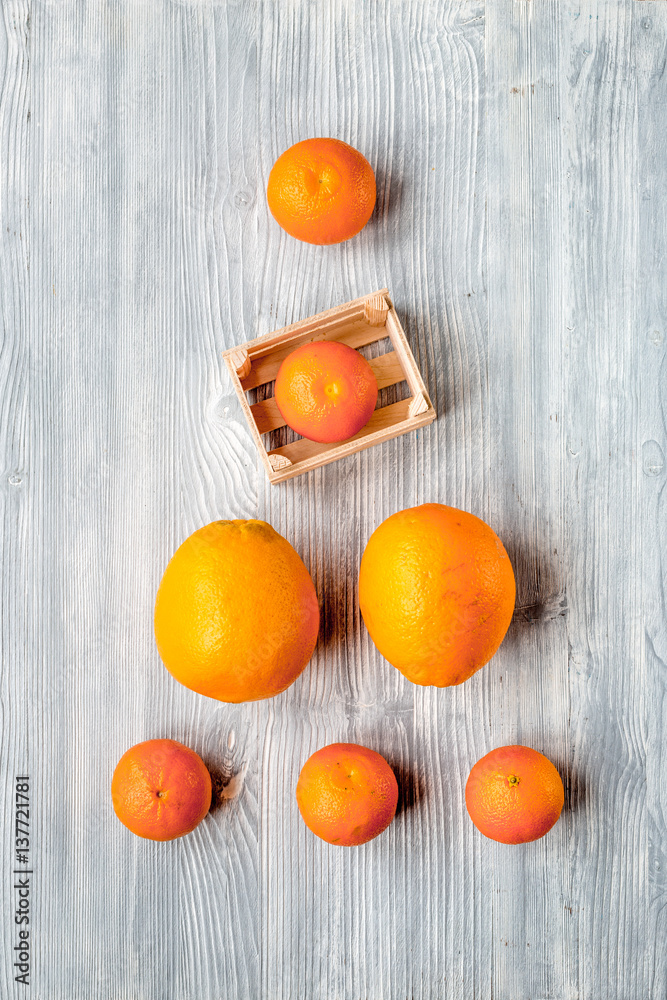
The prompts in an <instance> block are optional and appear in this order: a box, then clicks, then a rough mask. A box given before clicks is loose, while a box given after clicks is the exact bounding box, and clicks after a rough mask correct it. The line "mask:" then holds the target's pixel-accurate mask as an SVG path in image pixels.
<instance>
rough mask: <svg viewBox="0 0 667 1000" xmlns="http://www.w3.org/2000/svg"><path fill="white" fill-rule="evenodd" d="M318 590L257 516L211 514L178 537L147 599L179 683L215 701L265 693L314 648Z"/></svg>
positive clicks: (276, 688) (286, 681)
mask: <svg viewBox="0 0 667 1000" xmlns="http://www.w3.org/2000/svg"><path fill="white" fill-rule="evenodd" d="M319 622H320V613H319V607H318V603H317V594H316V593H315V587H314V586H313V581H312V580H311V578H310V574H309V573H308V570H307V569H306V567H305V566H304V564H303V563H302V561H301V559H300V558H299V556H298V555H297V553H296V552H295V551H294V549H293V548H292V546H291V545H290V544H289V542H288V541H287V540H286V539H285V538H283V537H282V536H281V535H279V534H278V532H276V531H274V530H273V528H272V527H271V525H270V524H267V523H266V522H265V521H214V522H213V523H212V524H207V525H206V526H205V527H204V528H200V529H199V530H198V531H195V532H194V534H192V535H190V537H189V538H186V540H185V541H184V542H183V544H182V545H181V547H180V548H179V549H178V550H177V552H176V553H175V555H174V556H173V557H172V559H171V561H170V562H169V565H168V566H167V568H166V570H165V572H164V576H163V577H162V582H161V583H160V587H159V590H158V593H157V599H156V602H155V639H156V641H157V647H158V651H159V653H160V656H161V657H162V660H163V662H164V664H165V666H166V668H167V670H168V671H169V672H170V673H171V674H173V676H174V677H175V678H176V680H177V681H180V682H181V684H184V685H185V686H186V687H188V688H191V689H192V690H193V691H198V692H199V693H200V694H205V695H208V696H209V697H210V698H218V699H219V700H220V701H228V702H240V701H256V700H258V699H260V698H271V697H273V695H276V694H279V692H280V691H284V690H285V688H287V687H289V685H290V684H291V683H292V681H294V680H295V679H296V678H297V677H298V676H299V674H300V673H301V671H302V670H303V668H304V667H305V665H306V663H307V662H308V660H309V659H310V657H311V656H312V654H313V650H314V649H315V644H316V642H317V633H318V631H319Z"/></svg>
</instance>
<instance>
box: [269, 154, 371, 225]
mask: <svg viewBox="0 0 667 1000" xmlns="http://www.w3.org/2000/svg"><path fill="white" fill-rule="evenodd" d="M266 195H267V198H268V202H269V208H270V209H271V213H272V215H273V217H274V219H275V220H276V222H277V223H278V224H279V225H280V226H282V227H283V229H284V230H285V232H287V233H289V234H290V236H294V237H296V239H297V240H303V241H304V242H306V243H317V244H326V243H341V242H342V241H343V240H349V239H350V237H352V236H356V234H357V233H358V232H359V230H360V229H363V228H364V226H365V225H366V223H367V222H368V220H369V219H370V217H371V215H372V213H373V208H374V207H375V195H376V191H375V175H374V174H373V168H372V167H371V165H370V163H369V162H368V160H367V159H366V157H365V156H362V155H361V153H360V152H359V151H358V150H356V149H354V148H353V147H352V146H348V144H347V143H346V142H341V140H340V139H305V140H304V141H303V142H297V143H296V145H294V146H290V148H289V149H287V150H286V151H285V152H284V153H283V154H282V156H279V157H278V159H277V160H276V162H275V163H274V164H273V167H272V169H271V173H270V174H269V183H268V186H267V189H266Z"/></svg>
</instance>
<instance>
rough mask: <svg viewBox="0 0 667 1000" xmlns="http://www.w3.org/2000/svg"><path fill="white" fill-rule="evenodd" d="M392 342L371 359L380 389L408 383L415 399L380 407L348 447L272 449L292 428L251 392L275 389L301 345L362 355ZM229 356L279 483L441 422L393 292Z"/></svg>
mask: <svg viewBox="0 0 667 1000" xmlns="http://www.w3.org/2000/svg"><path fill="white" fill-rule="evenodd" d="M387 337H388V338H389V340H390V342H391V348H392V349H391V350H390V351H388V352H387V353H386V354H381V355H380V356H379V357H376V358H372V359H369V364H370V365H371V368H372V369H373V372H374V374H375V377H376V379H377V382H378V388H379V389H380V390H382V389H385V388H387V387H388V386H391V385H397V384H398V383H400V382H407V384H408V388H409V390H410V396H409V398H407V399H400V400H398V402H395V403H390V404H388V405H386V406H378V408H377V409H376V410H374V412H373V415H372V417H371V419H370V420H369V421H368V423H367V424H366V425H365V426H364V427H362V429H361V430H360V431H358V433H357V434H355V435H354V437H351V438H349V440H347V441H343V442H340V443H333V444H322V443H319V442H317V441H309V440H307V439H306V438H298V439H297V440H296V441H290V442H289V443H288V444H284V445H282V446H280V447H277V448H271V449H270V450H267V447H266V444H265V440H266V441H268V438H267V435H270V434H271V432H273V431H276V430H278V429H279V428H281V427H285V426H286V425H285V421H284V420H283V418H282V416H281V414H280V411H279V409H278V407H277V405H276V401H275V399H274V397H273V396H270V397H269V398H268V399H264V400H260V401H259V402H256V403H250V402H249V400H248V398H247V396H246V393H248V392H250V391H251V390H253V389H258V388H259V387H260V386H265V385H268V384H270V383H272V382H273V381H274V380H275V378H276V375H277V374H278V369H279V368H280V365H281V364H282V362H283V360H284V359H285V358H286V357H287V355H288V354H290V353H291V352H292V351H293V350H294V349H295V348H296V347H299V346H300V345H301V344H307V343H310V342H312V341H316V340H337V341H340V342H341V343H343V344H347V345H348V346H349V347H354V348H360V347H366V346H367V345H369V344H373V343H376V342H377V341H380V340H384V339H385V338H387ZM223 357H224V359H225V363H226V365H227V368H228V369H229V373H230V376H231V379H232V382H233V383H234V388H235V389H236V392H237V395H238V397H239V399H240V401H241V406H242V407H243V412H244V413H245V416H246V419H247V421H248V426H249V427H250V432H251V434H252V436H253V438H254V441H255V444H256V445H257V450H258V451H259V454H260V457H261V459H262V462H263V464H264V467H265V469H266V473H267V475H268V477H269V480H270V481H271V482H272V483H280V482H283V481H284V480H285V479H291V478H292V477H293V476H299V475H301V474H302V473H303V472H309V471H310V470H311V469H317V468H318V467H319V466H321V465H327V464H328V463H329V462H335V461H336V460H337V459H339V458H343V457H345V456H346V455H351V454H353V453H354V452H356V451H361V450H362V449H363V448H370V447H371V446H372V445H374V444H380V443H381V442H382V441H389V440H390V439H391V438H394V437H398V436H399V435H400V434H407V432H408V431H413V430H417V429H418V428H419V427H425V426H426V424H430V423H431V421H432V420H435V415H436V414H435V409H434V408H433V404H432V403H431V400H430V399H429V397H428V393H427V391H426V386H425V385H424V382H423V379H422V377H421V375H420V374H419V369H418V368H417V365H416V362H415V359H414V357H413V355H412V351H411V350H410V347H409V345H408V342H407V340H406V337H405V334H404V332H403V328H402V327H401V324H400V321H399V318H398V316H397V315H396V311H395V309H394V308H393V306H392V304H391V300H390V299H389V296H388V294H387V289H386V288H383V289H382V290H381V291H379V292H375V293H374V294H372V295H366V296H363V297H362V298H359V299H354V300H353V301H352V302H346V303H345V305H342V306H336V308H334V309H328V310H327V311H326V312H322V313H318V315H317V316H310V317H309V318H308V319H304V320H301V322H299V323H293V324H292V325H291V326H286V327H284V328H283V329H282V330H276V331H275V332H274V333H270V334H267V335H266V336H264V337H259V338H257V340H251V341H248V343H246V344H241V345H239V346H238V347H234V348H232V349H231V350H229V351H225V353H224V355H223Z"/></svg>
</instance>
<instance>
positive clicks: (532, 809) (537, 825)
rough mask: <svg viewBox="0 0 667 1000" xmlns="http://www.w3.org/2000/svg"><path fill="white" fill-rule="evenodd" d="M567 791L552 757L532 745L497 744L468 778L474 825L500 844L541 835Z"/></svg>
mask: <svg viewBox="0 0 667 1000" xmlns="http://www.w3.org/2000/svg"><path fill="white" fill-rule="evenodd" d="M564 801H565V792H564V789H563V782H562V781H561V777H560V774H559V773H558V771H557V770H556V768H555V767H554V766H553V764H552V763H551V761H550V760H549V759H548V758H547V757H545V756H544V754H541V753H539V752H538V751H537V750H532V749H531V748H530V747H522V746H510V747H498V749H497V750H492V751H491V753H487V755H486V757H482V758H481V760H478V761H477V763H476V764H475V766H474V767H473V769H472V771H471V772H470V774H469V776H468V781H467V783H466V808H467V810H468V813H469V815H470V819H471V820H472V821H473V823H474V824H475V826H476V827H477V829H478V830H479V831H480V832H481V833H483V834H484V836H485V837H489V838H490V839H491V840H498V841H499V842H500V843H501V844H526V843H528V842H529V841H531V840H539V838H540V837H543V836H544V834H545V833H548V831H549V830H550V829H551V827H552V826H553V825H554V823H555V822H556V820H557V819H558V817H559V816H560V814H561V809H562V808H563V803H564Z"/></svg>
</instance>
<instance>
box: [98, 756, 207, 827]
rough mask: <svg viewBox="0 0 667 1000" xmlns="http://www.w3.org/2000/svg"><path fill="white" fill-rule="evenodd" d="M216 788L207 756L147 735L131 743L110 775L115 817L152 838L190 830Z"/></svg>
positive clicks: (205, 810)
mask: <svg viewBox="0 0 667 1000" xmlns="http://www.w3.org/2000/svg"><path fill="white" fill-rule="evenodd" d="M211 792H212V788H211V776H210V774H209V773H208V770H207V768H206V765H205V764H204V761H203V760H202V759H201V757H200V756H199V754H196V753H195V752H194V750H190V748H189V747H186V746H183V744H182V743H177V742H176V740H146V742H145V743H137V745H136V746H133V747H130V749H129V750H127V751H126V752H125V753H124V754H123V756H122V757H121V758H120V760H119V761H118V764H117V765H116V770H115V771H114V773H113V778H112V780H111V799H112V802H113V807H114V811H115V813H116V816H118V819H119V820H120V821H121V823H124V824H125V826H126V827H127V828H128V830H131V831H132V833H136V835H137V836H138V837H145V838H146V839H147V840H174V839H175V838H176V837H182V836H183V835H184V834H186V833H190V831H191V830H194V828H195V827H196V826H197V825H198V824H199V823H200V822H201V821H202V820H203V818H204V816H205V815H206V813H207V812H208V811H209V809H210V807H211Z"/></svg>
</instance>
